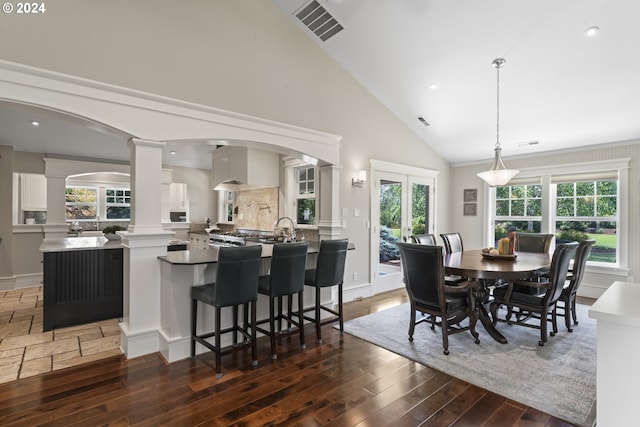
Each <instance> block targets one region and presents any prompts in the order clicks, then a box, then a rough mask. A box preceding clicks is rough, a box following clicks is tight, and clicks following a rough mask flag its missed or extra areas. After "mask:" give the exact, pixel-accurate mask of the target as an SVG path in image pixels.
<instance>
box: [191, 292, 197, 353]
mask: <svg viewBox="0 0 640 427" xmlns="http://www.w3.org/2000/svg"><path fill="white" fill-rule="evenodd" d="M197 320H198V300H195V299H192V300H191V358H192V359H195V357H196V339H195V336H196V323H197Z"/></svg>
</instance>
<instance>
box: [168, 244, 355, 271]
mask: <svg viewBox="0 0 640 427" xmlns="http://www.w3.org/2000/svg"><path fill="white" fill-rule="evenodd" d="M261 246H262V258H271V254H272V253H273V244H262V245H261ZM221 247H223V246H211V247H210V248H209V249H207V250H198V249H192V250H188V251H178V252H169V253H167V255H164V256H159V257H158V259H160V260H161V261H164V262H167V263H169V264H174V265H196V264H210V263H215V262H218V252H219V249H220V248H221ZM319 248H320V244H319V243H318V242H315V241H309V248H308V250H307V253H309V254H315V253H317V252H318V249H319ZM354 249H355V246H354V244H353V243H351V242H349V250H354Z"/></svg>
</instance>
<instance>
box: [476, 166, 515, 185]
mask: <svg viewBox="0 0 640 427" xmlns="http://www.w3.org/2000/svg"><path fill="white" fill-rule="evenodd" d="M518 172H520V171H517V170H515V169H492V170H490V171H486V172H480V173H479V174H478V176H479V177H480V178H481V179H482V180H484V181H485V182H486V183H487V184H489V185H490V186H491V187H495V186H498V185H506V184H507V183H508V182H509V181H510V180H511V178H513V177H514V176H516V175H517V174H518Z"/></svg>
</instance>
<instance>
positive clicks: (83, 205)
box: [65, 187, 98, 219]
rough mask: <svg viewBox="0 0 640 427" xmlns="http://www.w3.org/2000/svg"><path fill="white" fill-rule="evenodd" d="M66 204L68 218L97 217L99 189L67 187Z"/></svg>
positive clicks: (66, 216)
mask: <svg viewBox="0 0 640 427" xmlns="http://www.w3.org/2000/svg"><path fill="white" fill-rule="evenodd" d="M65 205H66V212H65V218H66V219H96V218H97V216H98V189H97V188H86V187H67V188H66V190H65Z"/></svg>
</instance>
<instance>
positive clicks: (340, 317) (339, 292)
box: [338, 283, 344, 335]
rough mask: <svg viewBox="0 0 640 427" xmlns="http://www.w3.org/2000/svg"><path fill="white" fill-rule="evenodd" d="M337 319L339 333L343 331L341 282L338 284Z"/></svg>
mask: <svg viewBox="0 0 640 427" xmlns="http://www.w3.org/2000/svg"><path fill="white" fill-rule="evenodd" d="M338 321H339V322H340V335H342V334H343V333H344V313H343V308H342V283H340V284H339V285H338Z"/></svg>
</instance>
